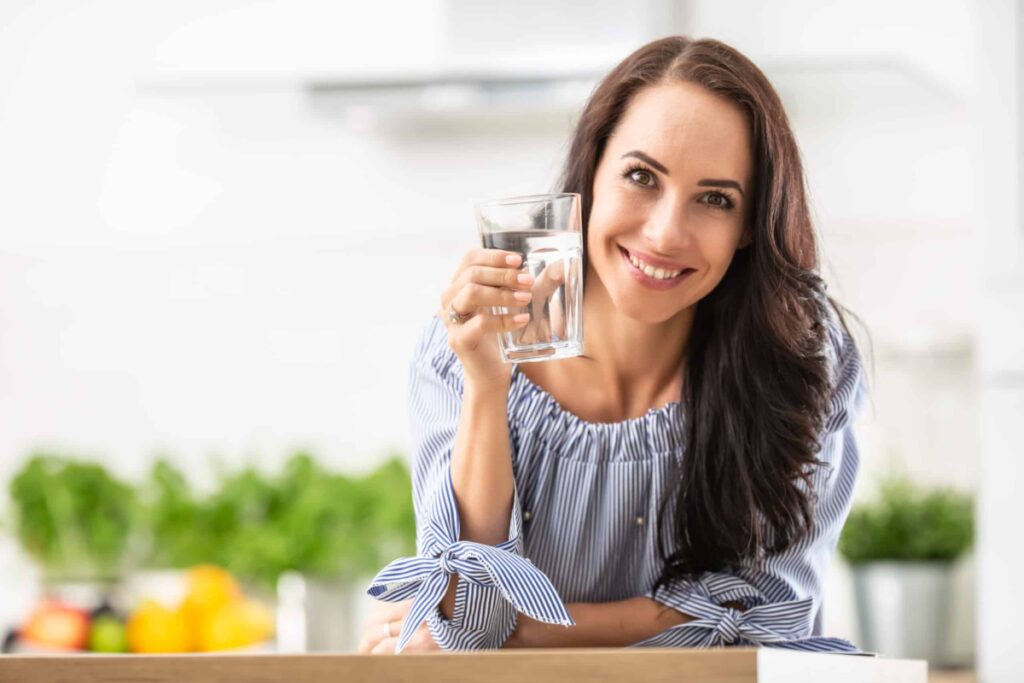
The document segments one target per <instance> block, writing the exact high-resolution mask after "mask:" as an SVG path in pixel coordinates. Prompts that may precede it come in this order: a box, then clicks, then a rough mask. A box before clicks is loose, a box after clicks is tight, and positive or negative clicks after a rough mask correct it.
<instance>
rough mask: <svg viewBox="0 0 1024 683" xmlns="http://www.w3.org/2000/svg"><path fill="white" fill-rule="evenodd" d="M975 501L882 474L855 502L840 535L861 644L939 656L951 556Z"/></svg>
mask: <svg viewBox="0 0 1024 683" xmlns="http://www.w3.org/2000/svg"><path fill="white" fill-rule="evenodd" d="M973 535H974V516H973V502H972V499H971V497H970V496H969V495H967V494H964V493H960V492H957V491H955V490H953V489H950V488H935V489H926V488H922V487H920V486H917V485H915V484H914V483H913V482H911V481H910V480H909V479H906V478H903V477H888V478H886V479H885V480H883V481H882V482H881V484H880V487H879V492H878V495H877V497H876V498H875V499H874V500H872V501H869V502H866V503H863V504H859V505H856V506H854V508H853V509H852V510H851V512H850V515H849V517H848V518H847V521H846V525H845V526H844V527H843V531H842V535H841V536H840V538H839V552H840V554H841V555H842V556H843V558H844V559H845V560H846V561H847V562H848V563H849V564H850V566H851V569H852V573H853V588H854V600H855V603H856V608H857V617H858V622H859V624H860V631H861V647H863V648H864V649H865V650H869V651H873V652H880V653H882V654H884V655H886V656H892V657H905V658H921V659H927V660H929V661H930V662H932V663H934V664H940V665H941V664H943V663H945V659H946V651H947V648H946V644H947V638H948V633H949V628H950V614H949V610H950V595H951V593H952V592H953V587H954V581H953V577H954V568H955V563H956V562H957V561H958V560H960V559H961V558H962V557H963V556H964V555H965V554H966V552H967V551H968V550H969V548H970V547H971V544H972V541H973Z"/></svg>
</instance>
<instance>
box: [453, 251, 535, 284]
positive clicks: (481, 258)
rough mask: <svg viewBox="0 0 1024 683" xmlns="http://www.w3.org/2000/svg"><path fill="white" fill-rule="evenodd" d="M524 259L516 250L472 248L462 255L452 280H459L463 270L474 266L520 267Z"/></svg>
mask: <svg viewBox="0 0 1024 683" xmlns="http://www.w3.org/2000/svg"><path fill="white" fill-rule="evenodd" d="M522 260H523V257H522V256H521V255H520V254H518V253H516V252H514V251H505V250H503V249H484V248H479V249H470V250H469V251H468V252H466V254H465V255H464V256H463V257H462V261H461V262H459V267H458V268H456V269H455V276H454V277H453V278H452V282H454V281H455V280H457V279H458V278H459V276H460V275H461V274H462V272H463V271H465V270H466V269H467V268H470V267H472V266H485V267H490V268H507V267H509V266H512V267H515V268H518V267H519V266H520V265H521V262H522Z"/></svg>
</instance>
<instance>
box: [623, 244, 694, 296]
mask: <svg viewBox="0 0 1024 683" xmlns="http://www.w3.org/2000/svg"><path fill="white" fill-rule="evenodd" d="M619 252H620V253H621V254H622V261H623V263H625V264H626V268H627V269H628V271H629V274H630V276H631V277H632V278H633V279H634V280H636V281H637V282H638V283H640V284H641V285H643V286H644V287H647V288H648V289H655V290H666V289H672V288H673V287H675V286H676V285H678V284H679V283H680V282H682V281H683V280H685V279H687V278H688V277H689V276H690V275H691V274H692V273H695V272H697V271H696V270H694V269H693V268H688V267H686V266H682V268H683V272H681V273H679V275H676V276H675V277H673V278H668V279H664V280H659V279H658V278H655V277H651V276H650V275H648V274H647V273H645V272H644V271H642V270H640V269H639V268H637V267H636V266H635V265H633V262H632V260H631V259H630V253H629V252H628V251H627V250H626V249H624V248H623V247H619ZM641 260H642V259H641ZM659 263H665V262H664V261H661V262H659ZM651 265H654V264H653V263H652V264H651ZM679 268H680V267H679V266H676V268H675V270H678V269H679Z"/></svg>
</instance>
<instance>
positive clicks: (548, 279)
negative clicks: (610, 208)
mask: <svg viewBox="0 0 1024 683" xmlns="http://www.w3.org/2000/svg"><path fill="white" fill-rule="evenodd" d="M476 214H477V224H478V225H479V227H480V239H481V241H482V243H483V246H484V247H485V248H488V249H503V250H505V251H511V252H518V253H519V254H520V255H521V256H522V259H523V260H522V267H521V270H522V272H528V273H530V274H531V275H533V278H534V284H533V288H532V289H533V299H531V300H530V302H529V303H528V304H527V305H525V306H522V307H507V306H496V307H494V313H495V314H501V315H507V314H516V313H529V314H530V321H529V322H528V323H527V324H526V326H525V327H520V328H518V329H516V330H513V331H512V332H507V333H502V334H499V335H498V345H499V346H500V347H501V357H502V359H504V361H505V362H506V363H524V362H530V361H541V360H556V359H559V358H569V357H570V356H579V355H581V354H582V353H583V227H582V220H581V218H580V196H579V195H578V194H575V193H566V194H539V195H530V196H526V197H509V198H507V199H498V200H495V201H490V202H484V203H482V204H477V206H476Z"/></svg>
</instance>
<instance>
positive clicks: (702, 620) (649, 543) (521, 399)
mask: <svg viewBox="0 0 1024 683" xmlns="http://www.w3.org/2000/svg"><path fill="white" fill-rule="evenodd" d="M828 336H829V341H830V343H829V348H828V352H829V353H830V358H831V361H832V363H831V366H832V368H833V371H834V385H835V388H836V389H835V393H834V396H833V399H832V403H831V410H830V412H829V415H828V417H827V423H826V429H825V431H826V433H825V434H824V435H823V439H822V452H821V453H819V454H818V458H819V459H820V460H822V461H824V462H825V463H827V465H828V467H826V468H817V469H816V470H815V475H814V477H813V478H812V484H813V487H814V493H815V494H816V503H815V505H816V509H815V524H814V527H813V529H812V532H811V533H810V534H809V535H807V536H806V537H805V538H804V539H803V540H802V541H801V542H800V543H798V544H796V545H794V546H792V547H791V548H789V549H788V550H786V551H785V552H782V553H780V554H778V555H776V556H773V557H770V558H768V560H767V561H766V562H765V563H763V565H762V566H761V567H759V568H757V569H754V568H745V569H742V570H739V571H736V572H732V573H718V572H707V573H705V574H703V575H702V576H701V577H700V578H699V580H697V581H693V582H676V583H675V584H673V585H671V586H669V587H664V586H663V587H662V588H661V589H659V591H658V592H657V593H653V592H652V590H651V589H652V588H653V586H654V583H655V581H656V580H657V578H658V576H659V575H660V572H661V568H662V560H661V558H660V557H659V555H658V551H657V539H656V537H655V526H656V525H655V520H656V516H657V508H658V504H659V501H660V499H661V496H662V493H663V491H664V488H665V486H667V485H668V486H670V485H671V481H669V479H668V477H669V475H670V470H671V469H672V465H673V463H674V460H673V459H674V458H678V457H679V456H680V454H681V453H682V450H683V439H684V433H685V432H684V429H683V424H682V420H683V419H684V413H683V410H682V409H681V404H680V403H679V402H674V403H670V404H668V405H666V406H663V407H661V408H657V409H651V410H650V411H648V412H647V414H646V415H644V416H642V417H637V418H633V419H630V420H626V421H624V422H618V423H591V422H586V421H584V420H582V419H580V418H579V417H577V416H576V415H573V414H572V413H569V412H567V411H565V410H564V409H562V408H561V407H560V406H559V405H558V403H557V402H556V401H555V400H554V398H553V397H552V396H551V395H550V394H548V393H547V392H545V391H544V390H542V389H541V388H540V387H538V386H537V385H536V384H534V383H533V382H532V381H530V380H529V379H528V378H527V377H526V376H525V375H524V374H522V373H521V372H519V369H518V367H516V368H515V369H514V371H513V375H512V382H511V385H510V388H509V394H508V419H509V433H510V441H511V446H512V465H513V472H514V476H515V491H514V495H513V506H512V515H511V519H510V520H509V535H508V540H506V541H504V542H502V543H500V544H499V545H497V546H488V545H483V544H480V543H474V542H469V541H461V540H459V514H458V509H457V506H456V501H455V495H454V491H453V489H452V483H451V471H450V467H449V465H450V462H451V455H452V447H453V444H454V442H455V433H456V428H457V425H458V420H459V411H460V406H461V402H462V388H463V380H464V375H463V369H462V365H461V363H460V362H459V360H458V358H457V357H456V355H455V353H454V352H453V351H452V350H451V349H450V348H449V346H448V338H447V330H446V329H445V327H444V325H443V324H442V323H441V321H440V320H438V319H437V318H436V317H435V318H431V320H430V323H429V324H428V325H427V326H426V328H425V329H424V331H423V334H422V336H421V338H420V340H419V343H418V345H417V347H416V351H415V356H414V358H413V362H412V365H411V373H410V385H411V387H410V389H411V391H410V409H411V412H410V415H411V423H412V439H413V447H414V451H413V458H414V463H413V497H414V503H415V510H416V518H417V529H418V533H417V552H418V556H417V557H415V558H402V559H398V560H395V561H394V562H392V563H391V564H389V565H388V566H387V567H385V568H384V569H383V570H382V571H381V572H380V573H379V574H378V575H377V577H375V579H374V580H373V582H372V584H371V585H370V587H369V590H368V592H369V594H370V595H371V596H373V597H375V598H377V599H380V600H386V601H389V602H398V601H403V600H409V599H411V598H413V597H415V598H416V599H415V601H414V602H413V604H412V607H411V608H410V611H409V613H408V614H407V616H406V619H405V622H404V624H403V626H402V631H401V634H400V637H399V642H398V645H397V648H396V652H401V650H402V648H404V647H405V645H406V643H407V642H408V639H409V638H410V637H411V636H412V634H413V633H414V632H415V631H416V629H417V628H418V627H419V626H420V625H421V624H422V623H423V621H424V619H426V621H427V623H428V625H429V628H430V632H431V634H432V635H433V637H434V639H435V640H436V641H437V643H438V644H439V645H440V646H441V647H442V648H443V649H445V650H468V649H482V648H499V647H501V645H502V643H504V642H505V640H506V639H507V638H508V637H509V635H511V633H512V631H513V630H514V629H515V624H516V614H517V612H522V613H524V614H526V615H528V616H530V617H532V618H534V619H538V620H540V621H544V622H547V623H560V624H564V625H566V626H571V625H572V624H573V622H572V619H571V618H570V616H569V614H568V612H567V611H566V609H565V606H564V604H565V603H569V602H609V601H615V600H624V599H627V598H632V597H636V596H647V597H649V598H653V599H654V600H656V601H657V602H659V603H662V604H665V605H668V606H671V607H673V608H675V609H677V610H679V611H680V612H683V613H685V614H687V615H690V616H692V617H695V619H694V620H693V621H689V622H687V623H685V624H681V625H678V626H674V627H672V628H669V629H667V630H665V631H663V632H662V633H659V634H657V635H655V636H654V637H652V638H649V639H647V640H644V641H642V642H640V643H636V644H635V646H654V647H710V646H721V645H746V646H757V645H765V646H772V647H784V648H790V649H797V650H811V651H829V652H850V653H856V652H859V650H857V648H856V647H854V646H853V645H852V644H850V643H849V642H847V641H845V640H841V639H838V638H825V637H821V636H820V634H819V633H818V628H817V627H816V625H815V617H816V614H817V611H818V608H819V606H820V599H821V585H822V577H823V576H824V573H825V571H826V569H827V566H828V563H829V560H830V558H831V556H832V554H833V551H834V549H835V546H836V542H837V540H838V537H839V532H840V529H841V528H842V525H843V522H844V520H845V519H846V515H847V513H848V512H849V508H850V502H851V496H852V493H853V487H854V482H855V480H856V477H857V469H858V462H859V454H858V450H857V444H856V441H855V439H854V432H853V429H852V422H853V419H854V417H855V415H856V414H857V413H858V412H859V409H860V406H861V404H862V402H863V400H864V397H865V395H866V390H865V387H864V383H863V380H862V368H861V359H860V355H859V353H858V351H857V349H856V346H855V345H854V343H853V340H852V339H851V338H850V337H849V335H848V334H846V333H845V331H843V330H842V328H841V327H840V326H839V324H838V321H837V320H836V319H835V317H834V313H833V317H832V318H831V319H830V321H829V324H828ZM674 537H675V535H674V533H673V534H672V535H670V536H669V538H674ZM453 573H457V574H458V575H459V581H458V585H457V589H456V597H455V609H454V613H453V614H452V618H451V619H450V620H448V619H445V617H444V616H443V615H442V614H441V611H440V609H439V607H438V605H439V603H440V601H441V598H442V596H443V595H444V593H445V592H446V591H447V588H448V582H449V578H450V576H451V574H453ZM731 601H736V602H739V603H741V604H742V605H743V606H744V607H745V608H746V609H745V610H744V611H741V610H737V609H733V608H731V607H724V606H723V603H727V602H731Z"/></svg>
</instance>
